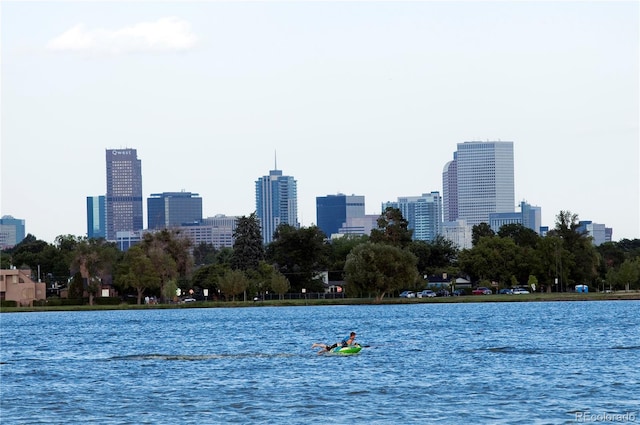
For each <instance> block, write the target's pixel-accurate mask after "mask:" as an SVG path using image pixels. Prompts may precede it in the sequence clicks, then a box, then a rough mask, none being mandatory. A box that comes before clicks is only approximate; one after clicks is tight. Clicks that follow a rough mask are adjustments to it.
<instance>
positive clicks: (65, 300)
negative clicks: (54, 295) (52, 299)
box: [60, 298, 86, 305]
mask: <svg viewBox="0 0 640 425" xmlns="http://www.w3.org/2000/svg"><path fill="white" fill-rule="evenodd" d="M84 304H86V303H85V300H84V299H82V298H61V299H60V305H84Z"/></svg>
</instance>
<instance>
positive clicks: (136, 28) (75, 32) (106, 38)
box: [47, 17, 198, 55]
mask: <svg viewBox="0 0 640 425" xmlns="http://www.w3.org/2000/svg"><path fill="white" fill-rule="evenodd" d="M197 41H198V37H197V36H196V35H195V34H194V33H193V32H192V31H191V25H190V24H189V22H187V21H185V20H183V19H179V18H176V17H167V18H160V19H158V20H157V21H155V22H140V23H138V24H135V25H132V26H128V27H124V28H119V29H115V30H108V29H102V28H97V29H88V28H86V26H85V25H83V24H78V25H76V26H74V27H73V28H70V29H68V30H67V31H65V32H63V33H62V34H60V35H59V36H58V37H56V38H54V39H52V40H50V41H49V42H48V43H47V49H49V50H52V51H59V52H60V51H61V52H77V53H108V54H114V55H118V54H125V53H134V52H153V53H156V52H175V51H185V50H189V49H191V48H193V47H194V46H195V45H196V42H197Z"/></svg>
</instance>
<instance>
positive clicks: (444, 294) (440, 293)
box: [436, 289, 451, 297]
mask: <svg viewBox="0 0 640 425" xmlns="http://www.w3.org/2000/svg"><path fill="white" fill-rule="evenodd" d="M450 295H451V292H449V291H447V290H446V289H441V290H439V291H438V292H436V297H448V296H450Z"/></svg>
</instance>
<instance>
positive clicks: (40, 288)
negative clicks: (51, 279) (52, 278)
mask: <svg viewBox="0 0 640 425" xmlns="http://www.w3.org/2000/svg"><path fill="white" fill-rule="evenodd" d="M45 299H47V285H46V284H45V283H44V282H35V281H33V280H32V279H31V270H29V269H23V270H20V269H13V268H12V269H8V270H5V269H3V270H0V301H15V302H16V303H17V304H18V305H19V306H32V305H33V302H34V301H36V300H45Z"/></svg>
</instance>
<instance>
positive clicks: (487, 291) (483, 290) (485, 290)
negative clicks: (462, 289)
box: [471, 286, 493, 295]
mask: <svg viewBox="0 0 640 425" xmlns="http://www.w3.org/2000/svg"><path fill="white" fill-rule="evenodd" d="M471 293H472V294H473V295H491V294H493V291H492V290H491V289H489V288H485V287H484V286H481V287H479V288H476V289H474V290H473V291H471Z"/></svg>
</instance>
